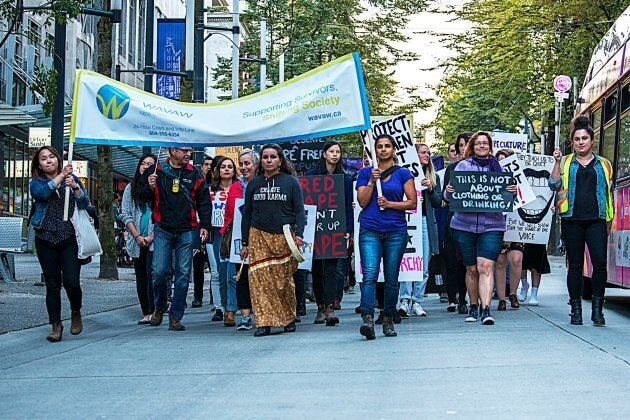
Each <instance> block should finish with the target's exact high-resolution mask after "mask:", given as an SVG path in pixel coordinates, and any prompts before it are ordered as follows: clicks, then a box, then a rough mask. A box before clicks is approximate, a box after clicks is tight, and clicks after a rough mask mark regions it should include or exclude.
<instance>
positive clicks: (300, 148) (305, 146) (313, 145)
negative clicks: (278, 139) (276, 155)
mask: <svg viewBox="0 0 630 420" xmlns="http://www.w3.org/2000/svg"><path fill="white" fill-rule="evenodd" d="M324 143H326V141H325V140H324V139H311V140H299V141H291V142H287V143H281V144H280V146H281V147H282V151H283V153H284V157H286V158H287V159H288V160H289V161H290V162H291V163H292V164H293V167H294V168H295V170H296V172H297V173H305V172H306V171H308V170H309V169H311V168H313V167H314V166H315V164H316V163H317V161H318V160H319V157H320V156H321V155H322V149H323V147H324Z"/></svg>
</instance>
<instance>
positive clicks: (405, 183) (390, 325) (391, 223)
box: [356, 134, 418, 340]
mask: <svg viewBox="0 0 630 420" xmlns="http://www.w3.org/2000/svg"><path fill="white" fill-rule="evenodd" d="M374 148H375V150H376V155H377V159H378V164H377V165H375V166H374V167H370V166H367V167H365V168H363V169H361V170H360V171H359V174H358V176H357V184H356V189H357V200H358V202H359V206H360V207H361V208H362V209H363V210H362V211H361V214H360V216H359V223H360V230H359V254H360V257H361V269H362V271H363V287H362V289H361V318H362V319H363V323H362V324H361V327H360V329H359V332H360V333H361V335H363V336H364V337H365V338H366V339H368V340H373V339H374V338H376V335H375V333H374V303H375V299H376V296H375V285H376V282H377V281H378V276H379V271H380V264H381V261H382V262H383V274H384V277H385V293H384V299H383V300H384V307H383V310H384V316H383V334H384V335H385V336H386V337H395V336H396V335H397V334H396V331H395V329H394V319H393V317H394V314H396V302H397V300H398V275H399V270H400V263H401V261H402V258H403V255H404V253H405V249H406V247H407V242H408V239H409V234H408V233H407V218H406V214H405V212H406V210H415V209H416V208H417V204H418V197H417V193H416V186H415V183H414V178H413V175H412V174H411V171H409V169H407V168H401V167H400V166H398V165H395V164H394V163H395V153H396V142H395V140H394V138H393V137H392V136H390V135H389V134H381V135H379V136H378V137H377V138H376V141H375V143H374ZM376 183H380V184H381V188H382V194H383V195H382V196H377V192H376V191H375V184H376ZM405 197H406V198H405Z"/></svg>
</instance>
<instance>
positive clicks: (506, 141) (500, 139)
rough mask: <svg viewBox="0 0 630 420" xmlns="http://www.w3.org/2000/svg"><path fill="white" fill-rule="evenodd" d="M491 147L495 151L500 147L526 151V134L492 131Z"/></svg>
mask: <svg viewBox="0 0 630 420" xmlns="http://www.w3.org/2000/svg"><path fill="white" fill-rule="evenodd" d="M492 148H493V149H494V151H495V153H496V152H497V151H499V150H501V149H510V150H514V151H515V152H527V134H517V133H503V132H501V131H493V132H492Z"/></svg>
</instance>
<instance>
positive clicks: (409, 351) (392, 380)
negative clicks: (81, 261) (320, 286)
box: [0, 258, 630, 419]
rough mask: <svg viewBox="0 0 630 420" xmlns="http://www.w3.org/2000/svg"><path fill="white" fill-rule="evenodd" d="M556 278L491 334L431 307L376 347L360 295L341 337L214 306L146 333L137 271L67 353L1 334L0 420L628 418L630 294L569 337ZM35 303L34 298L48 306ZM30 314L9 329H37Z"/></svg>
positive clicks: (37, 336) (89, 307)
mask: <svg viewBox="0 0 630 420" xmlns="http://www.w3.org/2000/svg"><path fill="white" fill-rule="evenodd" d="M551 264H552V270H553V273H552V274H551V275H548V276H545V277H544V278H543V284H542V287H541V290H540V293H539V297H540V303H541V304H540V306H538V307H521V309H518V310H510V309H508V311H506V312H496V311H493V316H494V317H495V319H496V321H497V323H496V324H495V325H494V326H483V325H481V324H480V323H465V322H464V321H463V317H462V316H461V315H457V314H451V313H448V312H446V310H445V305H444V304H440V303H439V301H438V299H437V297H436V296H435V295H431V296H429V297H428V298H427V301H426V304H425V309H426V310H427V312H428V313H429V316H428V317H426V318H412V319H408V320H403V323H402V324H400V325H398V326H397V331H398V337H396V338H385V337H383V336H382V335H381V334H380V331H379V330H377V339H376V340H373V341H369V342H368V341H365V340H364V339H363V338H362V337H361V336H360V335H359V334H358V328H359V325H360V318H359V316H358V315H356V314H355V313H354V310H353V309H354V307H355V306H356V305H357V303H358V300H359V295H358V294H357V295H347V296H346V297H345V298H344V301H343V302H342V305H343V309H342V310H341V311H340V312H339V315H340V319H341V323H340V324H339V326H337V327H326V326H321V325H314V324H312V319H313V318H314V313H315V307H314V305H308V312H309V313H308V315H307V316H306V317H303V322H302V323H301V324H298V331H297V332H296V333H294V334H280V335H275V336H270V337H262V338H254V337H253V336H252V332H237V331H236V330H235V329H233V328H226V327H223V326H222V324H221V323H212V322H210V321H209V319H210V317H211V313H210V311H209V308H208V306H207V305H206V306H204V307H203V308H200V309H190V310H188V312H187V314H186V316H185V317H184V320H183V322H184V324H185V325H186V327H187V328H188V329H187V331H185V332H170V331H168V330H167V326H166V323H164V324H163V325H162V326H160V327H149V326H138V325H137V324H136V321H137V320H138V319H139V309H138V307H137V305H135V304H134V303H135V301H134V296H135V295H134V293H135V290H134V287H133V283H132V282H131V281H130V273H129V272H125V276H126V277H125V279H126V280H122V281H118V282H113V283H112V282H109V283H107V282H103V281H99V280H96V279H93V278H88V279H86V280H84V285H89V284H95V285H96V284H99V283H104V284H100V285H97V286H93V287H91V289H89V290H86V291H85V292H84V294H85V295H87V294H89V293H92V294H94V293H98V292H99V291H103V292H104V293H105V292H106V291H109V292H107V293H108V294H107V296H106V297H105V298H103V299H102V300H103V301H104V302H105V303H103V302H101V303H100V306H98V305H99V304H97V303H95V302H97V301H98V300H99V299H98V297H97V296H91V297H87V296H86V308H85V312H86V313H91V314H89V315H87V316H86V317H85V329H84V332H83V333H82V334H81V335H79V336H71V335H70V334H69V322H68V321H66V323H65V324H66V330H65V332H64V337H63V340H62V341H61V342H60V343H57V344H51V343H48V342H47V341H46V340H45V336H46V335H47V334H48V332H49V326H47V325H43V326H37V327H32V326H31V327H30V328H23V329H19V330H17V331H11V332H8V333H5V334H2V335H0V401H2V418H7V419H21V418H64V419H68V418H70V419H73V418H104V417H110V418H122V417H124V418H157V417H162V418H164V417H175V416H176V417H180V418H184V417H185V418H212V419H233V418H237V417H242V418H324V417H327V418H344V419H348V418H351V419H354V418H401V417H403V416H410V415H411V416H414V417H417V418H471V417H472V416H475V417H477V416H484V417H491V416H492V417H496V416H503V415H504V416H509V417H510V418H554V419H558V418H575V417H580V418H589V417H590V418H603V417H611V418H622V417H625V416H626V415H627V407H628V403H627V392H628V389H630V340H629V339H628V338H629V335H630V333H629V330H630V328H629V327H630V294H629V293H628V292H627V291H620V290H610V291H609V292H608V295H609V296H610V299H609V301H608V302H607V303H606V305H605V315H606V322H607V325H606V327H605V328H596V327H593V326H591V325H590V322H589V315H590V303H589V302H584V308H585V325H583V326H571V325H570V324H569V316H568V312H569V307H568V306H567V304H566V301H567V295H566V290H565V284H564V267H563V266H562V260H561V259H558V258H552V259H551ZM94 265H95V266H96V264H94ZM20 267H24V265H21V266H20ZM20 269H21V268H18V278H20ZM89 270H95V269H94V268H90V269H89ZM89 270H88V271H89ZM21 277H22V278H23V277H24V276H23V275H22V276H21ZM86 277H89V274H87V273H86ZM22 282H27V280H23V281H22ZM24 287H26V286H24ZM31 287H36V286H31ZM40 289H43V288H41V287H40ZM0 290H6V285H4V284H0ZM38 296H39V297H38V298H33V297H31V298H29V299H30V300H31V301H34V302H36V303H37V305H39V306H41V307H42V308H43V306H44V302H43V299H42V297H41V295H38ZM13 299H19V298H18V297H15V298H14V297H12V293H11V292H6V291H5V292H4V293H0V301H4V302H5V305H6V304H10V301H12V300H13ZM190 299H191V298H190V297H189V302H190ZM7 302H9V303H7ZM116 302H118V303H116ZM64 304H65V302H64ZM1 306H4V305H0V307H1ZM33 306H35V305H33ZM508 306H509V305H508ZM494 307H496V301H495V302H493V308H494ZM19 308H21V306H18V309H19ZM22 312H24V311H22V310H15V312H14V313H12V314H9V315H7V314H4V315H2V316H3V317H7V316H8V317H10V318H13V317H15V318H20V317H24V318H26V319H29V322H27V324H29V326H30V324H37V323H38V322H40V323H41V321H37V320H36V319H30V317H28V316H26V315H25V314H23V313H22ZM44 313H45V312H44ZM43 322H46V320H45V318H44V319H43ZM4 324H5V320H3V321H2V325H4Z"/></svg>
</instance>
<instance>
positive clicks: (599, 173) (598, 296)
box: [549, 116, 615, 327]
mask: <svg viewBox="0 0 630 420" xmlns="http://www.w3.org/2000/svg"><path fill="white" fill-rule="evenodd" d="M571 125H572V127H571V145H572V146H573V153H571V154H570V155H568V156H564V157H563V156H562V152H561V151H560V148H558V147H556V150H555V151H554V152H553V157H554V158H555V160H556V163H555V165H554V167H553V170H552V172H551V178H549V187H550V188H551V189H552V190H553V191H558V211H559V214H560V217H561V219H562V224H561V227H562V241H563V242H564V244H565V246H566V250H567V261H568V263H569V270H568V272H567V288H568V289H569V303H570V304H571V324H573V325H582V300H581V293H582V269H583V267H584V246H585V245H588V251H589V254H590V256H591V262H592V264H593V277H592V283H593V301H592V308H591V321H592V322H593V325H595V326H597V327H603V326H604V325H605V324H606V320H605V319H604V314H603V312H602V308H603V305H604V294H605V292H606V281H607V272H606V261H607V251H608V249H607V241H608V228H609V224H610V223H611V222H612V219H613V217H614V216H615V207H614V205H613V200H612V193H611V185H612V180H611V178H612V166H611V164H610V162H609V161H608V160H607V159H605V158H603V157H601V156H598V155H596V154H595V153H593V148H594V147H595V140H594V137H595V131H594V130H593V128H592V127H591V126H590V123H589V119H588V117H586V116H579V117H577V118H575V119H574V120H573V121H572V123H571Z"/></svg>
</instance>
